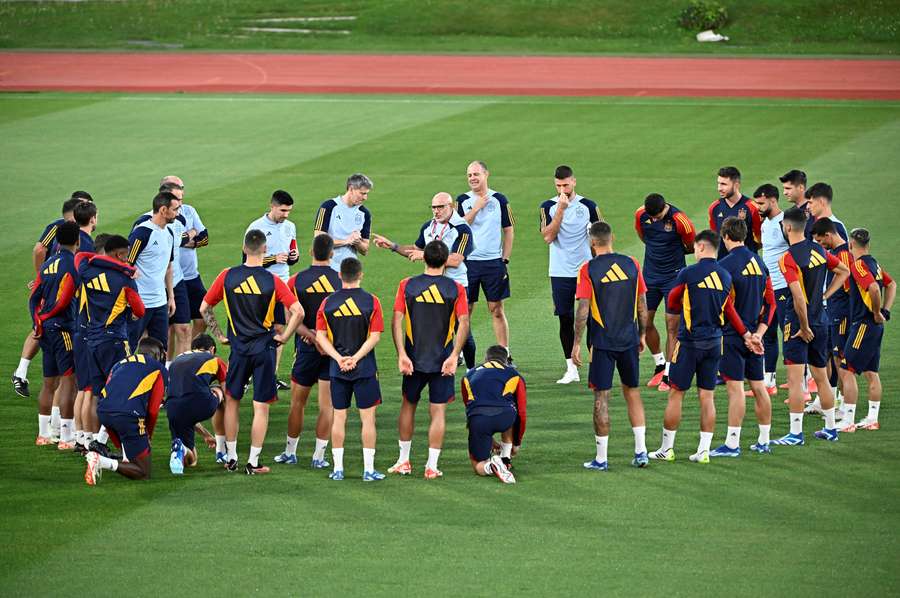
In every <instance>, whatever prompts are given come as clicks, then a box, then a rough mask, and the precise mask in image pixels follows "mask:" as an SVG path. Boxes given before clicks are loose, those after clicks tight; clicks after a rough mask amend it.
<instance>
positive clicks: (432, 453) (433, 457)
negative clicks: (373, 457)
mask: <svg viewBox="0 0 900 598" xmlns="http://www.w3.org/2000/svg"><path fill="white" fill-rule="evenodd" d="M373 452H374V450H373ZM440 456H441V449H436V448H431V447H430V446H429V447H428V462H427V463H425V468H426V469H433V470H434V471H438V459H439V458H440ZM366 471H369V470H366Z"/></svg>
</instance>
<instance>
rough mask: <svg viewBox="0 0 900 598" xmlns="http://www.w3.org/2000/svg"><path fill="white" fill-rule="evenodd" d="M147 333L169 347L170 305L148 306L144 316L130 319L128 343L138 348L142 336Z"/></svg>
mask: <svg viewBox="0 0 900 598" xmlns="http://www.w3.org/2000/svg"><path fill="white" fill-rule="evenodd" d="M144 332H146V333H147V336H152V337H153V338H155V339H156V340H158V341H159V342H161V343H162V344H163V347H164V348H165V347H168V344H169V306H168V305H160V306H159V307H148V308H147V311H145V312H144V317H142V318H140V319H138V320H128V344H130V345H131V346H132V347H135V348H137V345H138V342H140V340H141V337H142V336H143V335H144Z"/></svg>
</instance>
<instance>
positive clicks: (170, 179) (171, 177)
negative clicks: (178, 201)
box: [159, 174, 184, 187]
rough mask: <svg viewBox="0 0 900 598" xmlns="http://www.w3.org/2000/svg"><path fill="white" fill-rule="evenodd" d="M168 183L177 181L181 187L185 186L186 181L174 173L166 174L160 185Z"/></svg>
mask: <svg viewBox="0 0 900 598" xmlns="http://www.w3.org/2000/svg"><path fill="white" fill-rule="evenodd" d="M166 183H175V184H176V185H178V186H179V187H184V181H182V180H181V177H177V176H175V175H174V174H170V175H168V176H164V177H163V178H162V180H161V181H159V184H160V186H162V185H165V184H166Z"/></svg>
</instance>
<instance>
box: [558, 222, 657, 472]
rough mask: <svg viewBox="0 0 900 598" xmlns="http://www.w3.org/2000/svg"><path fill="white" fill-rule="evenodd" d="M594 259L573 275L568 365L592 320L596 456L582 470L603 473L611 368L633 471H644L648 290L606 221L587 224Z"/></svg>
mask: <svg viewBox="0 0 900 598" xmlns="http://www.w3.org/2000/svg"><path fill="white" fill-rule="evenodd" d="M590 234H591V248H592V249H593V251H594V256H595V257H594V258H593V259H591V260H590V261H588V262H585V264H584V265H583V266H582V267H581V270H580V271H579V272H578V290H577V291H576V294H575V297H576V298H577V299H578V311H577V313H576V316H575V344H574V346H573V347H572V361H574V362H575V364H576V365H579V366H580V365H581V335H582V333H583V332H584V329H585V327H586V326H587V322H588V315H590V318H591V327H590V332H589V334H590V336H591V342H590V345H591V365H590V370H589V373H588V384H589V386H590V388H591V389H592V390H593V391H594V439H595V440H596V442H597V454H596V456H595V457H594V459H593V460H592V461H588V462H587V463H585V464H584V467H585V468H587V469H593V470H596V471H606V470H607V469H608V468H609V465H608V461H607V445H608V443H609V395H610V390H611V389H612V380H613V370H615V369H617V370H618V371H619V380H620V382H621V383H622V394H623V395H624V397H625V404H626V405H627V407H628V419H629V420H630V421H631V430H632V432H634V459H633V460H632V461H631V464H632V465H634V466H635V467H646V466H647V464H648V463H649V460H648V458H647V444H646V441H645V436H646V431H647V428H646V423H645V421H644V404H643V402H641V391H640V389H639V388H638V385H639V384H640V380H639V360H640V353H641V351H643V350H644V340H645V337H644V331H645V326H646V322H647V297H646V292H647V287H646V286H645V285H644V277H643V276H642V275H641V268H640V266H639V265H638V262H637V260H636V259H635V258H633V257H631V256H630V255H624V254H621V253H615V252H614V251H613V246H612V245H613V234H612V229H611V228H610V226H609V224H607V223H606V222H595V223H594V224H592V225H591V231H590Z"/></svg>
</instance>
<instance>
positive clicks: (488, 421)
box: [462, 345, 526, 484]
mask: <svg viewBox="0 0 900 598" xmlns="http://www.w3.org/2000/svg"><path fill="white" fill-rule="evenodd" d="M484 359H485V361H484V363H483V364H481V365H479V366H476V367H475V368H473V369H472V370H470V371H469V373H468V374H466V377H465V378H463V381H462V396H463V402H464V403H465V404H466V419H467V420H468V427H469V459H471V460H472V468H473V469H474V470H475V473H477V474H478V475H483V476H488V475H495V476H497V477H498V478H499V479H500V481H501V482H503V483H504V484H515V483H516V477H515V476H514V475H513V474H512V472H511V471H510V470H509V467H507V465H506V464H505V463H504V461H503V459H502V458H501V457H500V456H499V455H493V456H492V455H491V448H492V446H493V437H494V434H496V433H497V432H500V433H501V434H503V436H504V439H506V438H509V437H510V436H512V441H513V444H514V445H515V446H521V444H522V437H523V436H524V435H525V421H526V412H525V407H526V390H525V380H524V379H523V378H522V376H521V375H520V374H519V372H517V371H516V369H515V368H513V367H512V366H511V365H509V352H508V351H507V350H506V348H505V347H502V346H500V345H494V346H493V347H490V348H489V349H488V350H487V352H486V353H485V356H484Z"/></svg>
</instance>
